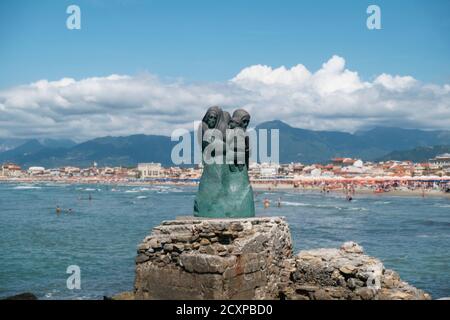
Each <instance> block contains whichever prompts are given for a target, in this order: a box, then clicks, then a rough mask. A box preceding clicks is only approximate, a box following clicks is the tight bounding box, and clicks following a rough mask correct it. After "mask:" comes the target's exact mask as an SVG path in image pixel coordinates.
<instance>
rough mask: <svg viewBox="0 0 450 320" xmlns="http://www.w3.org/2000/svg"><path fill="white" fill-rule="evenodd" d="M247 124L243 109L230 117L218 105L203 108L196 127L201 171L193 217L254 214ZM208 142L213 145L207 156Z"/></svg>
mask: <svg viewBox="0 0 450 320" xmlns="http://www.w3.org/2000/svg"><path fill="white" fill-rule="evenodd" d="M249 123H250V114H249V113H248V112H247V111H245V110H243V109H238V110H236V111H234V113H233V116H232V117H230V114H229V113H228V112H227V111H223V110H222V109H221V108H220V107H211V108H209V109H208V110H207V112H206V114H205V116H204V117H203V120H202V124H201V130H199V131H200V132H199V139H200V138H201V146H202V154H203V157H202V159H203V174H202V177H201V180H200V185H199V189H198V192H197V195H196V198H195V201H194V216H197V217H208V218H227V217H230V218H231V217H233V218H243V217H253V216H255V206H254V201H253V190H252V187H251V185H250V181H249V178H248V165H249V153H250V149H249V138H248V136H246V135H245V131H246V129H247V127H248V125H249ZM218 137H221V138H222V139H217V138H218ZM199 142H200V141H199ZM210 144H214V149H213V151H212V152H211V155H209V154H208V153H207V152H205V151H208V150H207V147H208V146H209V145H210ZM216 151H219V152H216ZM227 153H228V154H227ZM211 158H212V159H211ZM211 160H216V161H215V162H214V161H211Z"/></svg>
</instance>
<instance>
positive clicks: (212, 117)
mask: <svg viewBox="0 0 450 320" xmlns="http://www.w3.org/2000/svg"><path fill="white" fill-rule="evenodd" d="M216 123H217V114H215V113H214V112H211V113H210V114H208V117H207V119H206V124H207V125H208V127H209V128H210V129H212V128H214V127H215V126H216Z"/></svg>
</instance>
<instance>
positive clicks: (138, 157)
mask: <svg viewBox="0 0 450 320" xmlns="http://www.w3.org/2000/svg"><path fill="white" fill-rule="evenodd" d="M255 129H256V130H257V131H258V130H259V129H269V130H271V129H278V130H279V133H280V145H279V147H280V149H279V150H280V158H279V160H280V162H281V163H289V162H302V163H305V164H311V163H327V162H329V161H330V159H332V158H334V157H354V158H360V159H363V160H372V161H377V160H387V159H393V160H406V159H408V160H414V161H425V160H427V159H429V158H432V157H434V156H436V154H439V153H443V152H445V150H448V149H446V148H450V147H447V146H450V131H445V130H439V131H424V130H417V129H402V128H392V127H375V128H373V129H370V130H366V131H358V132H356V133H354V134H352V133H346V132H338V131H314V130H306V129H300V128H295V127H292V126H290V125H288V124H286V123H284V122H282V121H279V120H274V121H269V122H264V123H261V124H260V125H258V126H256V128H255ZM192 141H193V140H192ZM177 143H178V142H173V141H171V139H170V137H167V136H161V135H144V134H138V135H130V136H122V137H110V136H108V137H102V138H96V139H92V140H88V141H85V142H82V143H78V144H77V143H75V142H73V141H71V140H58V139H45V140H37V139H31V140H23V141H21V140H20V139H0V146H3V149H0V151H1V150H3V151H2V152H0V163H2V162H8V161H10V162H14V163H18V164H20V165H22V166H24V167H29V166H44V167H47V168H50V167H60V166H67V165H73V166H80V167H86V166H90V165H92V163H93V162H94V161H95V162H97V163H98V165H99V166H135V165H136V164H137V163H139V162H160V163H162V164H163V165H165V166H170V165H173V164H172V162H171V158H170V156H171V151H172V148H173V146H174V145H175V144H177ZM434 146H440V147H434ZM405 150H406V151H405ZM425 150H427V151H426V152H425ZM269 154H270V150H269Z"/></svg>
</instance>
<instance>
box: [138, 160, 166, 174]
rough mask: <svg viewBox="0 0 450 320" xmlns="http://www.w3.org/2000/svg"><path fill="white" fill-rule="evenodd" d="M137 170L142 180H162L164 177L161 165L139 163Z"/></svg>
mask: <svg viewBox="0 0 450 320" xmlns="http://www.w3.org/2000/svg"><path fill="white" fill-rule="evenodd" d="M137 170H138V171H139V173H140V177H141V178H161V177H163V176H164V174H163V169H162V166H161V163H153V162H150V163H139V164H138V166H137Z"/></svg>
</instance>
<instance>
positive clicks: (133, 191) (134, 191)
mask: <svg viewBox="0 0 450 320" xmlns="http://www.w3.org/2000/svg"><path fill="white" fill-rule="evenodd" d="M138 192H139V190H127V191H125V193H138Z"/></svg>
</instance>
